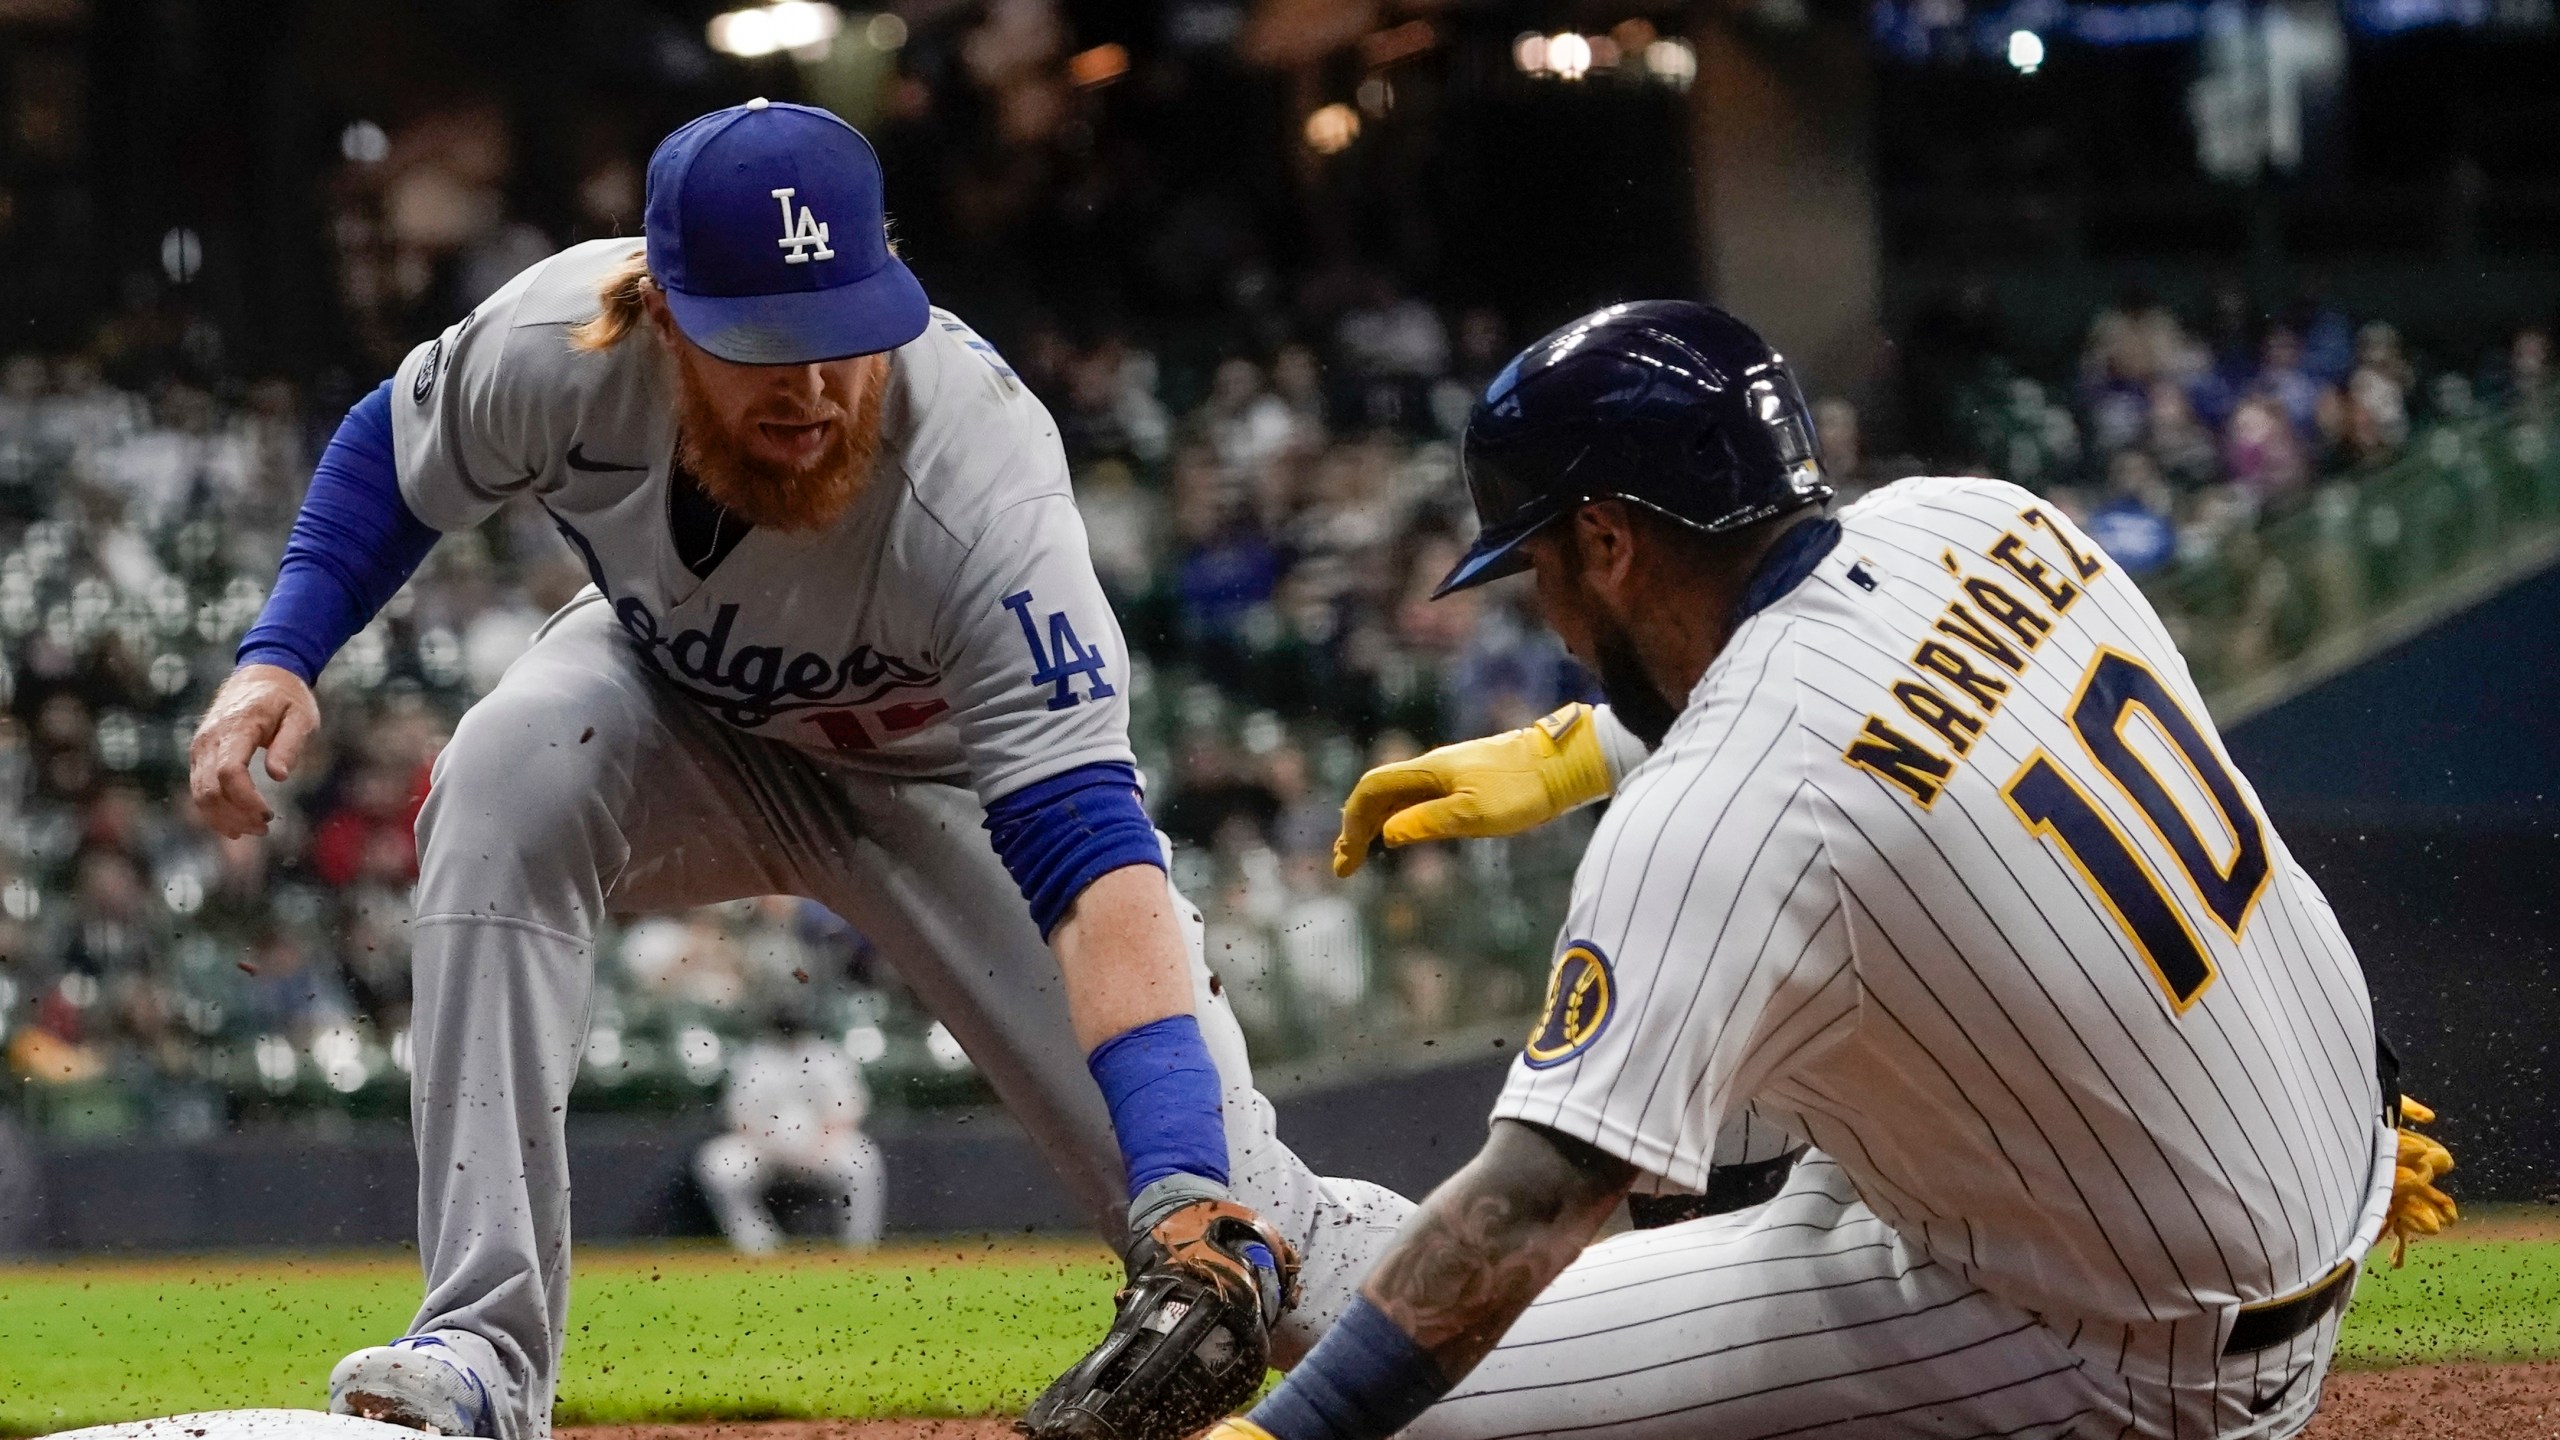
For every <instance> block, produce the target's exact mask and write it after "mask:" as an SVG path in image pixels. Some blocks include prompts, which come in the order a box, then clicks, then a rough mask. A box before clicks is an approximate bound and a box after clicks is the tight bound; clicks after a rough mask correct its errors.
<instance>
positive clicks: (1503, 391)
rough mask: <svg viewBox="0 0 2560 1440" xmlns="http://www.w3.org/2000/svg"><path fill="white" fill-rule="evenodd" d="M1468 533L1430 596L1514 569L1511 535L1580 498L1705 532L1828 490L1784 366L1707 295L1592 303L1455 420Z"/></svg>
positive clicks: (1822, 496) (1518, 566) (1534, 527)
mask: <svg viewBox="0 0 2560 1440" xmlns="http://www.w3.org/2000/svg"><path fill="white" fill-rule="evenodd" d="M1465 465H1466V475H1467V490H1468V492H1469V493H1470V494H1471V495H1472V496H1473V497H1474V499H1475V503H1476V523H1477V525H1478V527H1479V528H1478V530H1477V533H1476V543H1475V544H1474V545H1473V546H1472V547H1470V548H1469V549H1468V551H1467V554H1466V558H1464V559H1462V560H1460V561H1459V562H1458V565H1457V568H1456V569H1454V570H1451V571H1450V572H1449V575H1448V578H1447V579H1445V580H1442V581H1441V582H1440V588H1439V589H1437V590H1435V591H1433V592H1432V596H1433V598H1435V599H1436V598H1438V597H1439V596H1442V595H1446V594H1448V593H1449V592H1450V591H1452V590H1463V589H1465V588H1467V587H1468V586H1470V585H1481V584H1483V583H1484V582H1485V581H1487V580H1495V579H1499V578H1501V577H1502V576H1505V575H1516V574H1518V573H1519V572H1521V571H1522V570H1525V569H1527V568H1529V561H1528V557H1526V556H1524V555H1522V554H1521V553H1520V544H1521V542H1522V541H1524V540H1527V539H1528V538H1529V537H1530V536H1532V535H1534V534H1536V533H1537V532H1538V531H1539V530H1540V529H1542V528H1544V527H1545V526H1546V525H1547V524H1549V523H1550V522H1552V521H1554V520H1556V519H1558V518H1560V517H1562V516H1565V515H1569V514H1571V513H1573V511H1574V510H1575V509H1576V508H1577V507H1579V506H1581V505H1583V504H1585V503H1587V502H1589V501H1593V500H1610V499H1616V500H1625V501H1629V502H1631V503H1633V504H1637V505H1642V506H1644V507H1645V508H1646V509H1648V510H1652V511H1654V512H1656V513H1657V514H1661V515H1665V516H1668V517H1670V518H1671V519H1673V520H1677V521H1679V522H1680V523H1681V524H1683V525H1687V526H1690V527H1691V528H1693V529H1696V530H1700V531H1703V532H1705V533H1706V534H1709V535H1717V534H1722V533H1724V532H1725V531H1728V530H1737V529H1740V528H1741V527H1743V526H1745V525H1750V524H1753V523H1755V522H1757V521H1761V520H1766V519H1768V518H1770V517H1771V516H1775V515H1783V514H1785V513H1786V512H1788V511H1790V510H1795V509H1800V508H1802V507H1804V506H1807V505H1814V504H1819V503H1820V502H1822V501H1824V500H1827V499H1829V498H1831V487H1830V486H1828V485H1825V484H1823V483H1822V471H1821V469H1820V467H1818V466H1817V465H1816V464H1815V463H1814V437H1813V416H1812V414H1811V413H1810V412H1809V411H1808V410H1807V409H1806V408H1805V403H1804V392H1803V391H1801V390H1799V389H1797V388H1796V379H1795V376H1794V375H1793V374H1791V373H1789V371H1788V370H1787V364H1786V361H1785V360H1784V359H1782V358H1780V356H1779V355H1778V352H1777V351H1775V350H1772V349H1770V348H1769V344H1768V342H1767V341H1765V340H1762V339H1761V338H1760V337H1759V335H1758V334H1756V333H1754V332H1753V330H1752V329H1751V327H1750V326H1748V325H1745V324H1743V323H1742V322H1741V321H1739V320H1736V319H1735V318H1733V317H1732V316H1731V315H1728V314H1726V313H1725V312H1723V311H1722V310H1719V309H1717V308H1715V307H1714V306H1712V305H1701V304H1699V303H1697V302H1695V301H1691V300H1645V301H1639V302H1636V303H1634V304H1628V305H1612V306H1609V307H1608V308H1607V309H1605V310H1595V311H1593V312H1591V313H1590V314H1588V315H1585V316H1583V317H1582V318H1581V319H1579V320H1576V321H1574V322H1573V323H1572V324H1570V325H1567V326H1565V327H1564V328H1563V329H1561V330H1558V331H1556V332H1555V333H1553V334H1551V335H1549V336H1547V337H1546V338H1545V339H1543V340H1540V341H1539V342H1538V343H1536V344H1535V345H1532V346H1530V347H1529V348H1528V349H1526V350H1523V351H1521V352H1520V353H1519V354H1518V355H1517V356H1515V357H1513V359H1512V361H1511V363H1510V364H1509V365H1506V366H1504V367H1503V370H1502V373H1501V374H1500V375H1497V376H1495V377H1494V380H1493V383H1492V384H1491V385H1489V386H1487V387H1486V388H1485V392H1484V398H1483V399H1482V400H1479V401H1477V402H1476V408H1475V413H1474V414H1472V415H1470V416H1469V417H1468V418H1467V438H1466V453H1465Z"/></svg>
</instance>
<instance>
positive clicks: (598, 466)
mask: <svg viewBox="0 0 2560 1440" xmlns="http://www.w3.org/2000/svg"><path fill="white" fill-rule="evenodd" d="M569 468H570V469H572V470H585V471H589V472H592V473H596V474H610V473H612V472H614V471H617V470H629V471H634V472H638V471H644V470H647V469H648V468H649V467H648V466H646V465H617V464H615V463H614V462H612V461H610V460H590V459H588V458H587V452H586V445H585V442H583V441H581V442H579V443H578V444H575V445H571V446H570V447H569Z"/></svg>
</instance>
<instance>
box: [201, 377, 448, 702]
mask: <svg viewBox="0 0 2560 1440" xmlns="http://www.w3.org/2000/svg"><path fill="white" fill-rule="evenodd" d="M436 538H437V535H436V532H435V531H434V530H432V529H430V528H429V527H428V526H427V524H426V522H425V521H423V520H420V519H419V518H418V517H417V515H416V514H415V513H414V512H412V511H411V510H410V509H409V502H408V501H407V500H405V499H403V498H402V497H401V494H400V473H399V469H398V466H397V465H396V463H395V462H394V460H393V458H392V448H391V382H390V381H388V380H386V381H384V382H383V383H382V386H381V388H380V389H377V390H375V391H374V392H373V393H372V394H370V395H367V396H365V397H364V398H363V399H362V400H359V401H357V402H356V404H355V408H354V409H352V410H349V411H348V412H347V418H346V419H345V420H343V421H341V422H339V425H338V433H337V434H336V435H334V436H332V437H331V438H330V440H329V448H328V449H326V450H325V451H323V452H321V455H320V463H319V465H318V466H317V467H315V468H314V469H313V470H312V472H311V488H310V490H309V491H308V492H306V493H305V494H304V495H303V497H302V513H301V514H299V515H297V516H295V517H294V521H293V533H292V534H291V535H289V536H287V537H286V539H285V544H284V561H283V563H282V564H280V565H278V566H277V567H276V587H275V590H274V591H273V592H272V593H270V594H269V595H268V596H267V604H266V608H265V609H264V610H262V611H260V612H259V614H258V623H257V624H255V625H252V626H250V627H249V633H248V634H247V635H245V636H243V637H241V640H240V652H239V656H238V661H239V663H240V664H243V665H250V664H258V665H280V666H282V667H284V668H285V669H287V670H290V671H292V672H293V673H294V674H296V675H299V676H301V677H302V678H303V680H304V681H305V682H309V681H311V680H314V679H317V678H318V677H319V674H320V670H321V667H322V666H324V665H327V664H328V663H329V657H331V656H333V655H335V654H337V653H338V648H339V647H340V646H342V645H344V644H346V643H347V641H348V640H349V639H351V638H353V637H354V635H355V633H356V632H357V631H359V630H362V629H363V628H364V627H365V625H366V624H367V622H369V621H371V620H372V619H373V617H374V613H375V612H376V611H379V610H380V609H381V608H382V607H383V605H384V604H386V603H387V602H388V601H389V600H390V599H391V597H392V596H393V595H395V594H397V593H399V590H400V587H401V586H402V585H404V584H406V583H408V579H409V577H410V576H411V575H412V574H414V573H416V571H417V568H418V565H419V562H421V561H423V560H425V559H426V558H427V551H428V550H430V549H432V548H433V547H434V545H435V543H436Z"/></svg>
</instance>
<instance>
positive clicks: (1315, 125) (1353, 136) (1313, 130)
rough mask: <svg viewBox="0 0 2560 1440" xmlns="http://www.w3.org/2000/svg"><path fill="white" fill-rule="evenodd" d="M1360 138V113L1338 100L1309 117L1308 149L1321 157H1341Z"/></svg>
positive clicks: (1319, 108) (1320, 108) (1321, 107)
mask: <svg viewBox="0 0 2560 1440" xmlns="http://www.w3.org/2000/svg"><path fill="white" fill-rule="evenodd" d="M1359 138H1360V112H1359V111H1357V110H1354V109H1352V108H1351V107H1350V106H1348V105H1345V104H1343V103H1342V102H1341V101H1339V100H1337V101H1335V102H1334V103H1332V104H1330V105H1325V106H1320V107H1318V108H1317V109H1316V111H1315V112H1314V113H1313V114H1310V115H1309V116H1307V148H1308V149H1310V150H1313V151H1314V152H1316V153H1317V154H1319V155H1339V154H1341V153H1342V152H1343V151H1345V150H1348V149H1350V148H1351V142H1352V141H1354V140H1357V139H1359Z"/></svg>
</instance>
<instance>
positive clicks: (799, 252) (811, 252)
mask: <svg viewBox="0 0 2560 1440" xmlns="http://www.w3.org/2000/svg"><path fill="white" fill-rule="evenodd" d="M799 193H800V190H799V187H798V186H794V185H785V186H783V187H782V188H781V189H779V190H776V191H774V192H773V198H774V199H776V200H778V201H781V202H782V238H781V239H780V240H779V241H777V242H775V243H777V244H779V245H780V246H781V247H782V248H783V250H784V251H785V252H786V253H785V254H784V255H783V257H782V263H783V264H785V265H806V264H808V263H809V262H810V261H811V260H833V259H834V258H836V252H835V251H833V250H830V249H828V248H827V233H828V232H827V222H825V221H824V220H821V219H819V218H818V216H817V212H816V211H813V210H811V209H810V208H809V207H808V206H806V205H803V206H801V207H800V210H799V216H798V218H797V219H794V218H793V215H792V210H791V197H792V196H794V195H797V194H799Z"/></svg>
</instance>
